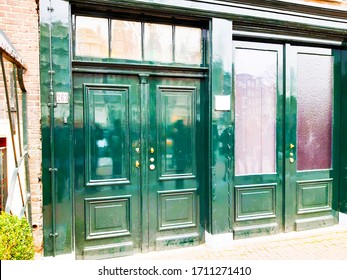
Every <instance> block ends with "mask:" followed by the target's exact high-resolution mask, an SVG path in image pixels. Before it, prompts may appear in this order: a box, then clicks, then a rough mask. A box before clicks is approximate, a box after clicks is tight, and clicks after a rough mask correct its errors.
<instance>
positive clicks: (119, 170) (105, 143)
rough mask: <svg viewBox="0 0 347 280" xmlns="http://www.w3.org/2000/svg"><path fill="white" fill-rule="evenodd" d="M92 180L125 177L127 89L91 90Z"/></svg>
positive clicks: (126, 160)
mask: <svg viewBox="0 0 347 280" xmlns="http://www.w3.org/2000/svg"><path fill="white" fill-rule="evenodd" d="M90 99H91V103H90V108H89V114H90V116H89V117H90V118H91V121H90V150H91V153H90V160H91V179H92V180H103V179H117V178H126V174H125V165H126V164H127V162H128V156H127V152H126V151H128V146H127V138H126V135H125V131H126V130H127V127H126V126H127V117H126V116H127V112H126V110H125V108H126V104H125V102H126V91H115V90H101V89H100V90H97V89H96V90H90Z"/></svg>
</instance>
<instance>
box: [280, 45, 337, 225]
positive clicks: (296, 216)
mask: <svg viewBox="0 0 347 280" xmlns="http://www.w3.org/2000/svg"><path fill="white" fill-rule="evenodd" d="M287 53H288V58H287V59H288V60H290V64H289V65H290V66H289V67H290V70H289V71H290V72H289V73H290V74H289V73H288V75H289V77H290V83H289V88H288V89H287V92H286V94H287V104H286V106H287V111H288V112H290V116H291V118H292V119H287V122H288V123H291V125H292V129H291V130H290V131H291V133H288V134H287V144H286V153H287V159H288V161H286V163H287V170H288V174H289V177H288V180H287V186H286V201H285V203H286V215H287V219H286V225H285V226H286V230H287V231H289V230H304V229H310V228H316V227H322V226H327V225H333V224H334V223H336V222H337V212H336V210H333V207H332V204H333V192H334V189H335V188H336V187H335V186H334V185H335V184H336V183H335V176H334V174H335V171H334V168H335V167H334V165H333V161H332V155H333V153H336V152H337V151H336V150H335V151H334V150H333V134H334V133H337V127H333V124H334V123H333V114H334V106H333V100H334V98H333V96H334V93H335V90H334V87H335V85H334V77H335V75H337V73H334V56H333V52H332V50H330V49H320V48H305V47H290V48H288V52H287ZM289 57H290V58H289ZM288 116H289V115H288ZM334 149H337V145H335V146H334Z"/></svg>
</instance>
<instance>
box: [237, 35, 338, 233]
mask: <svg viewBox="0 0 347 280" xmlns="http://www.w3.org/2000/svg"><path fill="white" fill-rule="evenodd" d="M339 59H340V58H339V53H338V52H335V53H334V52H333V51H332V50H331V49H328V48H327V49H325V48H309V47H299V46H292V45H289V44H284V45H281V44H278V45H276V44H261V43H250V42H235V44H234V70H235V72H234V128H235V129H234V141H235V143H234V180H233V189H234V191H233V193H234V201H233V202H234V209H233V211H234V221H233V222H234V223H233V232H234V238H244V237H250V236H259V235H268V234H274V233H278V232H283V231H293V230H305V229H311V228H316V227H323V226H327V225H333V224H335V223H336V222H337V219H338V212H337V210H338V209H337V208H338V203H337V201H338V193H337V191H338V176H337V175H336V172H337V170H338V157H339V150H338V149H339V141H338V133H339V131H338V128H339V119H338V118H339V106H338V104H339V103H338V97H339V92H338V91H339Z"/></svg>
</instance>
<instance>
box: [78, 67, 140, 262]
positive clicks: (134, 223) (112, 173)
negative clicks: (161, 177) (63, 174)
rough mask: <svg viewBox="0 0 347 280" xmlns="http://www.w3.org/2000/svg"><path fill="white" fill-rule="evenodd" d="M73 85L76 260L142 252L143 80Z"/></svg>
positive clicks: (94, 79) (87, 79)
mask: <svg viewBox="0 0 347 280" xmlns="http://www.w3.org/2000/svg"><path fill="white" fill-rule="evenodd" d="M73 83H74V126H75V131H74V136H75V147H74V148H75V163H74V166H75V170H74V173H75V227H76V231H75V232H76V233H75V238H76V258H77V259H84V258H91V257H92V256H91V252H93V254H94V256H93V258H104V257H107V256H108V255H109V250H104V248H105V247H106V248H108V247H110V248H113V247H114V246H116V247H119V250H120V252H123V251H124V252H127V254H130V253H134V252H139V251H140V249H141V247H140V245H141V243H140V242H141V209H140V207H141V204H140V203H141V200H140V198H141V189H140V169H139V168H137V167H136V161H140V154H139V153H138V152H137V150H136V149H137V148H139V149H140V145H139V139H140V121H139V114H140V111H139V108H140V97H139V94H138V77H136V76H115V75H103V74H99V75H97V74H94V75H90V74H77V73H76V74H74V76H73ZM129 244H131V246H130V247H129ZM122 248H123V249H122ZM129 248H131V250H129ZM87 252H88V253H87ZM115 252H116V251H115Z"/></svg>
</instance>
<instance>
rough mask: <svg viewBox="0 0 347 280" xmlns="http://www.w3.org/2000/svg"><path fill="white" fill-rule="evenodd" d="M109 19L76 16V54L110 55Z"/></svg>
mask: <svg viewBox="0 0 347 280" xmlns="http://www.w3.org/2000/svg"><path fill="white" fill-rule="evenodd" d="M108 42H109V38H108V19H103V18H94V17H84V16H76V38H75V55H77V56H93V57H108V56H109V54H108Z"/></svg>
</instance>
